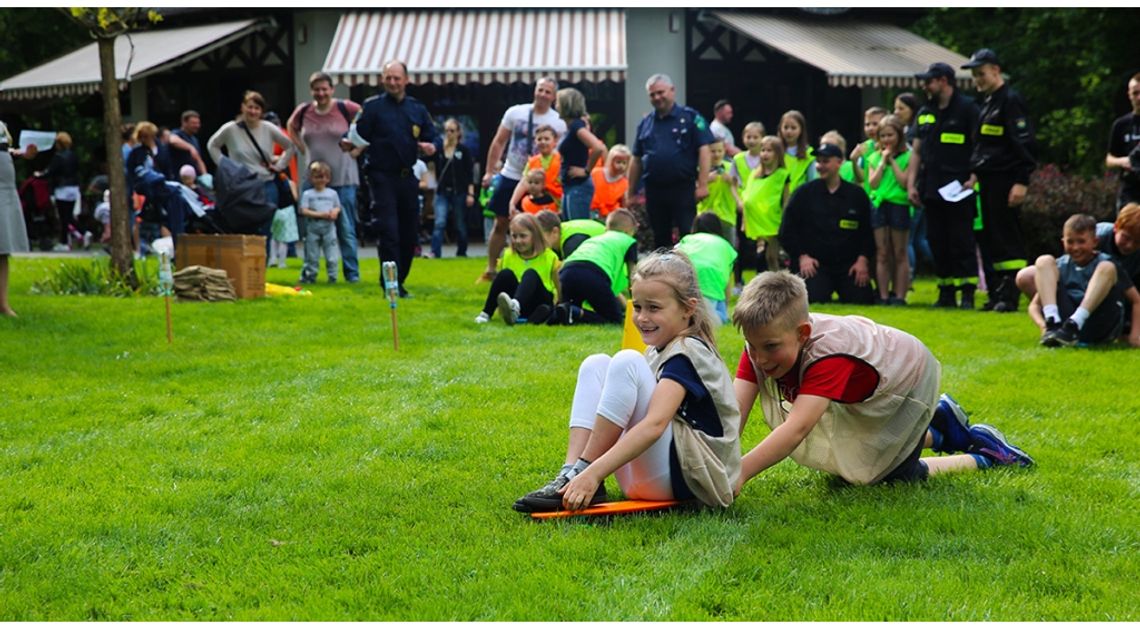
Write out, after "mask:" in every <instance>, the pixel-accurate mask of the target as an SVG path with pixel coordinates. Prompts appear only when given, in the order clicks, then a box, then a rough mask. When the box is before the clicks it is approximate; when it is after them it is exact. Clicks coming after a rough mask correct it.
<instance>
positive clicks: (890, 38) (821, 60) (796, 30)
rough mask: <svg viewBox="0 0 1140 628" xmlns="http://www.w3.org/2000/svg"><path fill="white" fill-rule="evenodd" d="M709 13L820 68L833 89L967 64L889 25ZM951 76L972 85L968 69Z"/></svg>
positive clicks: (907, 82)
mask: <svg viewBox="0 0 1140 628" xmlns="http://www.w3.org/2000/svg"><path fill="white" fill-rule="evenodd" d="M711 13H712V15H713V17H715V18H716V19H717V20H719V21H721V22H722V23H724V24H725V25H726V26H728V27H729V28H731V29H733V30H735V31H737V32H739V33H741V34H743V35H745V36H747V37H749V38H751V39H754V40H756V41H758V42H760V43H761V44H764V45H765V46H769V47H771V48H774V49H776V50H778V51H780V52H781V53H783V54H785V55H788V56H789V57H793V58H796V59H799V60H800V61H802V62H804V63H806V64H808V65H811V66H814V67H816V68H819V69H821V70H823V71H824V72H826V73H827V84H828V85H831V86H832V87H850V86H855V87H914V86H915V85H917V83H918V81H917V79H915V78H914V75H915V73H917V72H925V71H926V68H927V67H928V66H929V65H930V64H931V63H934V62H937V61H942V62H944V63H948V64H950V66H951V67H954V68H958V67H960V66H961V65H962V64H963V63H965V62H966V61H968V59H967V58H966V57H963V56H962V55H960V54H958V53H956V52H953V51H951V50H947V49H946V48H943V47H942V46H939V45H938V44H935V43H933V42H931V41H928V40H926V39H923V38H922V37H919V36H918V35H915V34H914V33H912V32H910V31H908V30H906V29H903V28H899V27H898V26H895V25H893V24H883V23H875V22H862V21H859V20H852V19H839V20H826V21H825V20H820V19H802V18H788V17H780V16H773V15H758V14H754V13H737V12H733V11H712V12H711ZM955 78H956V79H957V82H958V85H959V86H960V87H963V88H970V87H972V83H971V80H970V72H969V71H968V70H957V73H956V76H955Z"/></svg>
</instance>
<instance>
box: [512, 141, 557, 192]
mask: <svg viewBox="0 0 1140 628" xmlns="http://www.w3.org/2000/svg"><path fill="white" fill-rule="evenodd" d="M534 146H535V148H537V149H538V154H537V155H534V156H533V157H531V158H530V159H528V160H527V162H526V168H525V169H524V170H523V172H524V173H526V172H530V171H531V170H539V171H541V172H542V173H543V177H545V178H544V187H545V189H546V192H547V193H548V194H549V195H550V197H551V198H553V199H554V211H558V209H559V206H560V205H561V204H562V179H561V176H562V175H561V172H562V155H561V154H559V152H558V151H557V150H556V147H557V146H558V134H557V133H555V132H554V127H552V126H550V125H549V124H543V125H541V126H539V127H538V128H537V129H535V130H534ZM527 192H528V186H527V182H526V177H523V178H522V180H520V181H519V184H518V185H517V186H515V192H514V194H512V195H511V205H510V206H511V208H512V210H513V208H515V207H519V206H520V205H521V203H522V199H523V197H524V196H526V194H527ZM539 196H542V194H539Z"/></svg>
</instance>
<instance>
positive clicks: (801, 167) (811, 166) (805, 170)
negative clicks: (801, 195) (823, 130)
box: [780, 109, 816, 193]
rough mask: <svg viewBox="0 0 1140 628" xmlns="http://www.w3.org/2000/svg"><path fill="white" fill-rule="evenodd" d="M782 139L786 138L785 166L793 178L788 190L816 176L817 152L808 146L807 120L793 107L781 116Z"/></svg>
mask: <svg viewBox="0 0 1140 628" xmlns="http://www.w3.org/2000/svg"><path fill="white" fill-rule="evenodd" d="M780 139H782V140H784V167H785V168H787V169H788V175H789V176H790V178H791V181H790V184H789V190H788V192H789V193H791V192H795V191H796V188H798V187H800V186H801V185H803V184H805V183H807V182H808V181H811V180H813V179H815V178H816V174H815V152H814V151H813V150H812V149H811V147H810V146H808V130H807V120H805V119H804V114H802V113H800V112H798V111H796V110H795V109H792V110H790V111H786V112H784V115H782V116H780Z"/></svg>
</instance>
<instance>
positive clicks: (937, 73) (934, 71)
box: [914, 61, 954, 81]
mask: <svg viewBox="0 0 1140 628" xmlns="http://www.w3.org/2000/svg"><path fill="white" fill-rule="evenodd" d="M940 77H941V78H947V79H953V78H954V68H952V67H950V64H948V63H942V62H941V61H939V62H937V63H931V64H930V67H928V68H926V71H925V72H919V73H918V74H915V75H914V78H916V79H918V80H920V81H929V80H930V79H933V78H940Z"/></svg>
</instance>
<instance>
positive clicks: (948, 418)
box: [930, 393, 973, 454]
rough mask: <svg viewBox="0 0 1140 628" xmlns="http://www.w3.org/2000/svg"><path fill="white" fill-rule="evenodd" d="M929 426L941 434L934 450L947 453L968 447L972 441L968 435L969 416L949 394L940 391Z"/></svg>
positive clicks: (964, 449)
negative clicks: (939, 442) (940, 440)
mask: <svg viewBox="0 0 1140 628" xmlns="http://www.w3.org/2000/svg"><path fill="white" fill-rule="evenodd" d="M930 427H933V428H934V429H936V430H938V433H939V434H942V444H941V446H939V447H936V448H934V451H937V452H939V453H944V454H949V453H954V452H959V451H967V450H969V449H970V444H971V443H972V442H973V439H972V438H971V437H970V418H969V417H968V416H966V411H965V410H963V409H962V406H961V405H959V404H958V402H957V401H955V400H954V398H953V397H951V396H950V395H948V394H946V393H942V395H941V396H939V397H938V405H937V406H935V408H934V416H933V417H931V419H930Z"/></svg>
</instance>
